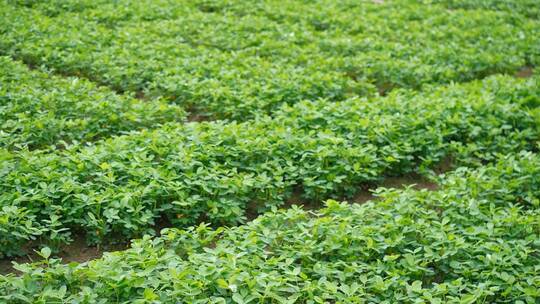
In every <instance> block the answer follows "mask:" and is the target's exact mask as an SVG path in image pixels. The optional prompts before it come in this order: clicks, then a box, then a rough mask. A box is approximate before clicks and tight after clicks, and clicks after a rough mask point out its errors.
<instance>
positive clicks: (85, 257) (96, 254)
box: [0, 238, 128, 274]
mask: <svg viewBox="0 0 540 304" xmlns="http://www.w3.org/2000/svg"><path fill="white" fill-rule="evenodd" d="M127 248H128V245H127V244H111V245H107V246H103V247H99V246H88V245H86V242H85V241H84V239H83V238H76V239H75V240H73V242H72V243H71V244H69V245H65V246H63V247H62V248H61V249H60V252H58V253H57V254H52V255H51V257H52V258H61V259H62V263H65V264H67V263H71V262H77V263H82V262H86V261H90V260H93V259H97V258H100V257H101V256H102V255H103V253H105V252H110V251H118V250H125V249H127ZM41 259H42V258H41V257H40V256H39V255H38V254H37V253H35V252H32V253H30V254H28V255H26V256H21V257H16V258H12V259H7V258H6V259H1V260H0V274H8V273H18V271H17V270H15V269H14V268H13V263H12V262H17V263H19V264H21V263H32V262H35V261H39V260H41Z"/></svg>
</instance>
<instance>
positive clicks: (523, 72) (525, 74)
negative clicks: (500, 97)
mask: <svg viewBox="0 0 540 304" xmlns="http://www.w3.org/2000/svg"><path fill="white" fill-rule="evenodd" d="M533 73H534V70H533V68H532V67H530V66H525V67H522V68H521V69H520V70H519V71H518V72H517V73H515V74H514V76H515V77H517V78H529V77H531V76H532V75H533Z"/></svg>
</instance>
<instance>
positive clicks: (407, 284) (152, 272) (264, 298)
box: [0, 153, 540, 304]
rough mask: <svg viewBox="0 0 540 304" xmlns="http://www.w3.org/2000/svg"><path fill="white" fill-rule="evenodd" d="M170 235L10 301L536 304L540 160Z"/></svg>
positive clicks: (36, 269)
mask: <svg viewBox="0 0 540 304" xmlns="http://www.w3.org/2000/svg"><path fill="white" fill-rule="evenodd" d="M378 195H380V197H381V199H380V200H379V201H377V202H370V203H367V204H364V205H357V204H352V205H349V204H347V203H338V202H336V201H328V202H327V203H326V207H325V208H323V209H322V210H318V211H311V212H308V211H303V210H301V209H299V208H292V209H289V210H286V211H285V210H280V211H273V212H269V213H266V214H265V215H263V216H261V217H259V218H257V219H256V220H255V221H253V222H251V223H249V224H247V225H243V226H239V227H234V228H229V229H227V228H219V229H216V230H213V229H211V228H209V227H208V226H206V225H200V226H198V227H192V228H189V229H187V230H177V229H167V230H164V231H163V232H162V235H161V236H160V237H158V238H154V239H152V238H150V237H145V238H144V239H142V240H138V241H135V242H134V243H133V244H132V247H131V248H130V249H128V250H126V251H122V252H115V253H109V254H106V255H105V256H104V257H103V258H101V259H97V260H94V261H90V262H88V263H84V264H77V263H71V264H67V265H65V264H61V263H60V262H59V260H57V259H51V258H50V250H48V249H47V248H45V249H43V250H42V251H41V255H42V256H43V257H45V258H47V259H46V260H43V261H41V262H37V263H34V264H32V265H29V264H26V265H18V266H17V269H18V270H19V271H21V272H22V275H20V276H14V275H8V276H0V299H3V300H4V301H7V302H9V303H237V304H243V303H396V302H399V303H456V304H457V303H459V304H462V303H509V302H512V303H529V304H534V303H538V299H540V266H539V262H540V241H539V240H540V221H539V220H538V219H539V218H540V200H539V197H540V156H538V155H537V154H532V153H520V154H515V155H513V156H505V157H500V158H498V159H497V160H496V161H494V162H493V163H492V164H491V165H487V166H486V167H483V168H480V169H476V170H473V169H466V168H460V169H459V170H457V171H455V172H453V173H451V174H449V175H448V176H445V177H443V178H442V184H441V187H440V189H439V190H437V191H433V192H430V191H426V190H422V191H415V190H412V189H411V188H409V189H405V190H381V191H379V193H378Z"/></svg>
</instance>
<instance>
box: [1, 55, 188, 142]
mask: <svg viewBox="0 0 540 304" xmlns="http://www.w3.org/2000/svg"><path fill="white" fill-rule="evenodd" d="M185 117H186V114H185V112H184V111H183V110H182V109H181V108H180V107H179V106H176V105H171V104H169V103H167V102H165V101H164V100H153V101H142V100H138V99H136V98H134V97H132V96H128V95H119V94H116V93H115V92H113V91H111V90H109V89H107V88H103V87H98V86H95V85H94V84H93V83H91V82H89V81H86V80H84V79H78V78H74V77H71V78H63V77H57V76H53V75H51V73H46V72H40V71H32V70H29V68H28V67H26V66H25V65H24V64H22V63H21V62H17V61H13V60H11V59H10V58H7V57H0V148H5V149H24V148H29V149H37V148H47V147H53V146H60V147H63V146H66V145H69V144H73V143H74V142H89V141H95V140H97V139H99V138H103V137H109V136H111V135H115V134H122V133H123V132H127V131H131V130H135V129H143V128H155V127H157V126H159V125H160V124H163V123H165V122H171V121H183V120H184V119H185Z"/></svg>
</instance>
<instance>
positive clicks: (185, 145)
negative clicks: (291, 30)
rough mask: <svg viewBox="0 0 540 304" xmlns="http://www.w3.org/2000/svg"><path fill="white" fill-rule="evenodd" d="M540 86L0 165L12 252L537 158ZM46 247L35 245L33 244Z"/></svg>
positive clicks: (509, 85) (5, 157) (287, 117)
mask: <svg viewBox="0 0 540 304" xmlns="http://www.w3.org/2000/svg"><path fill="white" fill-rule="evenodd" d="M536 81H537V79H536V78H533V79H529V80H528V81H523V80H516V79H514V78H512V77H492V78H489V79H487V80H485V81H483V82H472V83H469V84H463V85H450V86H447V87H441V88H436V87H434V88H431V89H429V90H427V91H426V92H422V93H416V92H414V91H396V92H394V93H392V94H390V95H389V96H387V97H384V98H382V97H380V98H373V99H370V100H367V99H357V98H354V99H349V100H346V101H343V102H327V101H325V100H318V101H313V102H300V103H298V104H296V105H294V106H290V107H284V108H283V109H282V110H280V111H278V112H276V113H275V116H274V117H273V118H270V117H260V118H258V119H255V120H253V121H250V122H245V123H235V122H233V123H226V122H202V123H188V124H185V125H184V124H170V125H166V126H164V127H163V128H160V129H156V130H153V131H148V130H145V131H141V132H140V133H133V134H130V135H126V136H121V137H116V138H112V139H108V140H106V141H102V142H99V143H98V144H96V145H93V146H87V147H78V146H72V147H70V148H68V149H66V150H63V151H58V152H56V153H41V152H39V151H38V152H36V151H34V152H24V151H22V152H8V151H4V152H2V153H1V154H0V205H2V206H3V207H2V210H1V211H0V252H2V253H3V254H5V255H11V254H16V253H17V252H16V251H13V250H16V249H18V248H22V246H21V245H22V244H25V243H27V242H28V241H30V240H35V239H37V241H35V242H37V243H38V244H40V243H48V244H49V245H55V244H58V243H65V242H69V241H70V233H72V232H79V231H80V232H82V233H83V234H85V235H86V236H87V237H88V240H89V241H90V242H100V241H103V240H111V239H120V240H128V239H131V238H133V237H137V236H140V235H142V234H144V233H150V232H153V229H154V228H153V227H155V226H156V225H157V223H163V222H169V224H173V225H176V226H178V225H180V226H186V225H192V224H196V223H198V222H201V221H204V222H210V223H212V224H215V225H218V224H235V223H238V222H242V221H243V220H245V218H246V216H245V215H246V212H247V211H249V212H253V211H257V212H260V211H262V210H267V209H268V208H270V207H271V206H275V205H279V204H282V203H283V202H284V201H285V200H286V199H288V198H290V197H291V196H292V195H293V192H294V191H296V189H298V188H301V189H302V190H303V196H304V197H305V198H306V199H308V200H312V201H320V200H321V199H325V198H329V197H334V198H338V197H342V196H351V195H353V194H354V193H355V192H356V191H358V186H359V185H360V184H365V183H369V182H374V181H377V180H380V179H381V178H382V177H383V176H385V175H393V174H403V173H407V172H411V171H413V170H417V169H419V168H420V169H421V168H427V167H430V166H432V165H434V164H437V163H438V162H439V161H441V160H442V159H444V158H445V157H448V156H452V155H453V156H455V158H456V159H457V160H458V161H459V162H461V163H468V164H471V163H472V164H475V163H479V162H483V161H490V160H491V159H492V158H493V157H494V155H496V154H497V153H498V152H500V151H504V152H510V151H520V150H523V149H535V147H536V140H537V139H538V134H539V130H538V120H539V116H538V113H537V110H535V109H537V106H538V104H539V96H540V92H539V87H538V86H537V82H536ZM35 242H34V243H35Z"/></svg>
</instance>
